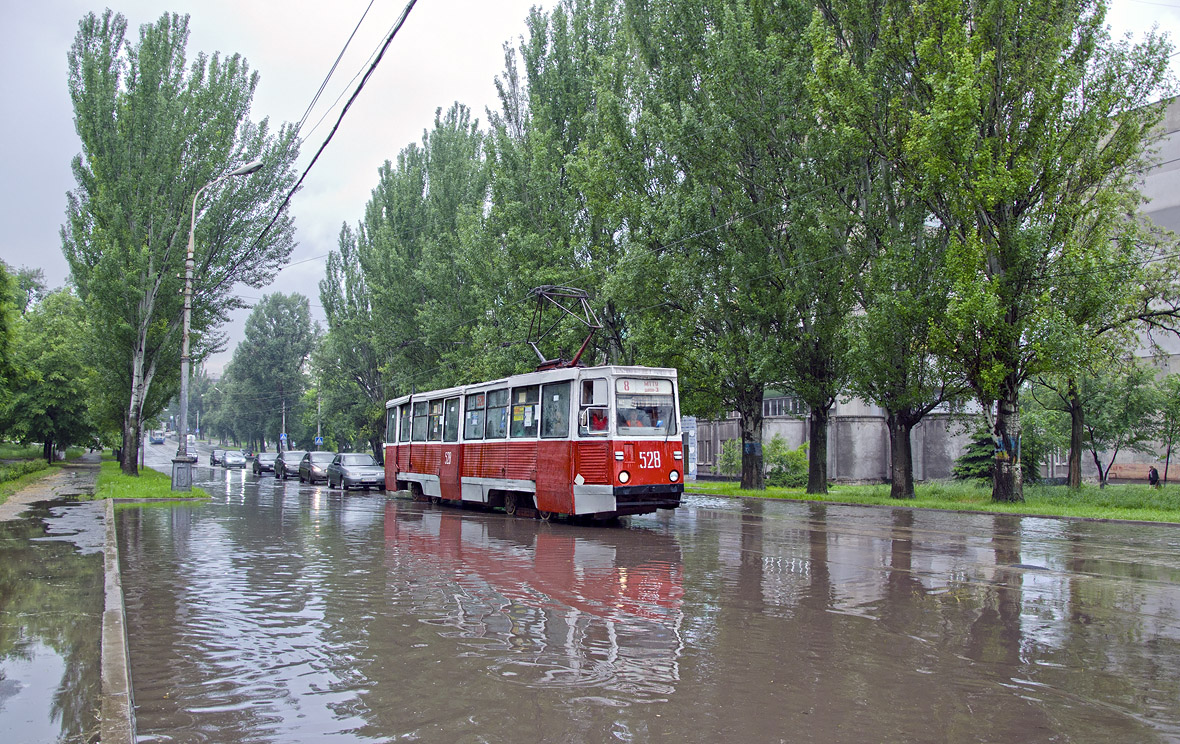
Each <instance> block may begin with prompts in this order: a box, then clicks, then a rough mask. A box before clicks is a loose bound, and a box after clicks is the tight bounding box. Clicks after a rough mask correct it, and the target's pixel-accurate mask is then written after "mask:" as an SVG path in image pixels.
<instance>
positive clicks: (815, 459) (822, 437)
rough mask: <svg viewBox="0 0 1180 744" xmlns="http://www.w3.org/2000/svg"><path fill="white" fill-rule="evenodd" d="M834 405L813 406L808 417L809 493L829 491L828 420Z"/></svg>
mask: <svg viewBox="0 0 1180 744" xmlns="http://www.w3.org/2000/svg"><path fill="white" fill-rule="evenodd" d="M831 412H832V406H831V404H830V403H829V404H828V405H827V406H813V407H812V409H811V414H810V415H809V416H808V418H807V431H808V438H809V439H810V440H811V442H810V444H809V445H808V452H807V493H827V492H828V421H829V420H830V418H831Z"/></svg>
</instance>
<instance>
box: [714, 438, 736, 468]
mask: <svg viewBox="0 0 1180 744" xmlns="http://www.w3.org/2000/svg"><path fill="white" fill-rule="evenodd" d="M717 465H718V466H719V468H720V471H721V474H722V475H728V476H731V477H736V476H739V475H741V474H742V443H741V440H738V439H730V440H728V441H725V442H722V443H721V457H719V458H717Z"/></svg>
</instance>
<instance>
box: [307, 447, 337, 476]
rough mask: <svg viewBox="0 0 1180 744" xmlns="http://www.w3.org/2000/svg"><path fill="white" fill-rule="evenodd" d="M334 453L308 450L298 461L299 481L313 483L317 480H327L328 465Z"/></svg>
mask: <svg viewBox="0 0 1180 744" xmlns="http://www.w3.org/2000/svg"><path fill="white" fill-rule="evenodd" d="M333 457H335V455H334V454H333V453H331V452H320V451H316V452H308V453H307V454H305V455H304V456H303V459H302V460H300V461H299V482H300V483H303V482H304V481H307V482H308V483H313V484H314V483H315V482H316V481H318V480H323V481H324V482H325V483H327V481H328V465H330V464H331V463H332V458H333Z"/></svg>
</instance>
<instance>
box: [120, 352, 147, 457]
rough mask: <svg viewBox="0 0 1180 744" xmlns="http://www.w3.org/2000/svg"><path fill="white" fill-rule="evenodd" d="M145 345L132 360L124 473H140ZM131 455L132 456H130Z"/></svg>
mask: <svg viewBox="0 0 1180 744" xmlns="http://www.w3.org/2000/svg"><path fill="white" fill-rule="evenodd" d="M143 382H144V381H143V346H142V345H140V346H139V347H138V348H136V350H135V352H134V356H133V358H132V360H131V400H130V401H128V404H127V416H126V417H125V418H124V419H123V451H122V457H121V458H120V463H121V465H122V470H123V474H124V475H139V456H138V454H137V453H138V452H139V415H140V412H141V411H142V409H143V393H144V385H143ZM128 455H130V457H128Z"/></svg>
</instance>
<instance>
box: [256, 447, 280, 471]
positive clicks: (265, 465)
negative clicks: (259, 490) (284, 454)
mask: <svg viewBox="0 0 1180 744" xmlns="http://www.w3.org/2000/svg"><path fill="white" fill-rule="evenodd" d="M278 456H279V453H278V452H259V453H258V456H257V457H255V458H254V466H253V470H254V475H262V474H263V473H273V472H274V471H275V459H276V458H277V457H278Z"/></svg>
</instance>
